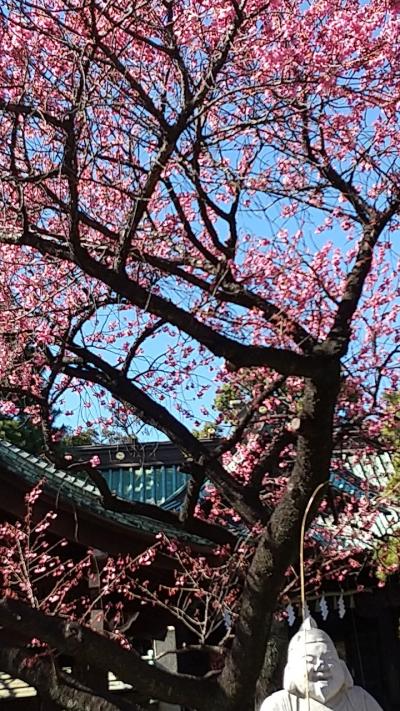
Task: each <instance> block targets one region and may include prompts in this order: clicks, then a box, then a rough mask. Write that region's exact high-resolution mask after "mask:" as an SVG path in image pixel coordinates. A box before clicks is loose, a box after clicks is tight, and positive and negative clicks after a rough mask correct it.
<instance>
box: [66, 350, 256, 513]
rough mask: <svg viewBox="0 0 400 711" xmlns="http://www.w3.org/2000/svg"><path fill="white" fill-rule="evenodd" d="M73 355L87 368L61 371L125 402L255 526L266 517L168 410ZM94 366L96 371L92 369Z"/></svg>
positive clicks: (90, 359)
mask: <svg viewBox="0 0 400 711" xmlns="http://www.w3.org/2000/svg"><path fill="white" fill-rule="evenodd" d="M69 348H70V350H71V351H73V352H74V353H76V355H77V356H80V357H81V358H82V362H83V363H84V365H80V364H77V365H75V364H73V365H70V364H68V365H64V366H62V371H63V372H64V373H66V374H68V375H70V376H71V377H74V378H82V379H84V380H88V381H90V382H92V383H96V384H98V385H101V386H103V387H106V388H107V390H108V391H109V392H110V393H112V394H113V395H114V397H116V398H117V399H118V400H120V401H121V402H126V403H128V404H129V406H130V407H132V408H133V409H134V411H135V412H136V414H137V415H138V417H139V418H140V419H141V420H142V422H146V423H147V424H149V425H152V426H153V427H156V428H157V429H158V430H160V431H161V432H164V434H166V435H167V437H168V438H169V439H170V440H171V441H172V442H175V443H176V444H177V445H178V446H179V447H180V448H181V449H182V450H183V451H184V452H186V453H187V454H188V455H189V456H190V457H191V458H193V459H194V460H195V462H196V463H197V464H198V466H200V467H202V468H203V467H204V472H205V475H206V476H209V477H210V479H212V481H213V482H214V483H215V485H216V486H218V488H219V489H220V490H221V493H222V495H223V496H224V498H225V499H226V500H227V501H228V502H229V503H230V504H231V505H232V506H233V508H234V509H235V510H236V511H237V512H238V513H239V514H240V515H241V516H242V517H243V519H244V520H245V521H247V523H249V524H250V525H253V524H254V523H255V522H256V521H257V520H258V519H259V518H260V516H261V517H262V516H263V510H262V507H261V505H260V503H259V501H258V498H257V497H254V496H253V495H252V494H251V493H250V495H249V492H246V489H245V488H243V487H242V486H240V485H239V484H238V483H237V482H236V481H235V480H234V478H233V477H231V476H230V475H229V474H228V473H227V472H226V471H225V469H224V468H223V466H222V465H221V464H220V463H219V462H218V461H217V460H216V459H214V458H213V456H212V454H210V452H209V451H208V449H207V448H206V447H205V446H204V444H203V443H202V442H201V441H200V440H198V439H197V438H196V437H195V436H194V435H192V433H191V432H190V431H189V430H188V429H187V428H186V427H185V426H184V425H182V424H181V423H180V422H179V421H178V420H177V419H176V418H175V417H174V416H173V415H171V414H170V413H169V412H168V410H166V409H165V408H164V407H163V406H162V405H160V404H159V403H157V402H156V401H155V400H153V399H152V398H151V397H150V396H149V395H147V394H146V393H144V392H143V391H142V390H140V388H138V387H137V386H136V385H134V384H133V383H132V382H131V381H130V380H129V379H128V378H126V377H125V376H124V375H123V373H122V372H121V371H119V370H118V369H117V368H115V367H113V366H112V365H110V364H109V363H106V362H105V361H103V360H102V359H101V358H100V357H99V356H97V355H94V354H93V353H91V352H90V351H89V350H88V349H86V348H83V347H81V346H75V345H71V344H70V345H69ZM91 364H92V365H93V366H94V367H91Z"/></svg>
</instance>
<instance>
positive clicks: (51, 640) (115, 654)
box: [0, 598, 220, 711]
mask: <svg viewBox="0 0 400 711" xmlns="http://www.w3.org/2000/svg"><path fill="white" fill-rule="evenodd" d="M0 624H1V625H2V626H3V627H5V628H7V629H9V630H14V631H16V632H19V633H20V632H21V630H23V634H24V635H25V638H26V639H27V640H29V639H32V638H34V637H36V638H39V639H41V640H43V641H44V642H46V643H47V644H48V645H49V646H51V647H52V648H54V649H57V650H58V651H59V652H60V653H63V654H67V655H68V656H71V657H73V658H74V659H76V660H77V661H79V662H80V663H85V664H89V665H92V666H93V667H95V668H97V669H101V670H103V671H107V672H109V671H111V672H113V673H114V674H115V676H116V677H117V678H118V679H120V680H121V681H124V682H125V683H127V684H131V685H132V686H133V687H134V688H135V689H137V690H138V692H139V693H141V694H143V695H145V696H146V697H147V698H157V699H160V700H162V701H166V702H167V703H171V704H181V705H183V706H190V707H193V699H196V700H197V704H196V705H197V708H198V709H199V711H208V708H209V705H210V703H211V699H214V697H215V695H218V693H220V692H218V688H217V686H216V684H215V683H214V682H213V681H212V680H210V679H207V680H206V679H201V678H198V677H194V676H190V675H187V674H179V675H178V674H174V673H172V672H168V671H166V670H165V669H162V668H161V667H159V666H158V665H153V666H152V665H150V664H147V662H145V661H143V659H141V657H140V656H139V655H138V654H137V653H136V652H135V651H133V650H130V651H128V650H126V649H124V648H123V647H121V646H119V645H118V643H116V642H115V641H113V640H111V639H108V638H107V637H105V636H102V635H100V634H97V633H96V632H93V631H92V630H90V629H88V628H87V627H83V626H82V625H80V624H79V623H77V622H72V621H67V620H64V619H62V618H60V617H52V616H49V615H45V614H43V613H42V612H39V611H38V610H34V609H33V608H31V607H29V606H28V605H26V604H24V603H21V602H18V601H17V600H10V599H7V598H2V599H1V600H0ZM178 680H179V684H178V683H177V682H178ZM90 711H92V710H90ZM110 711H111V709H110Z"/></svg>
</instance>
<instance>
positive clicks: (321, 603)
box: [319, 594, 329, 620]
mask: <svg viewBox="0 0 400 711" xmlns="http://www.w3.org/2000/svg"><path fill="white" fill-rule="evenodd" d="M319 609H320V612H321V615H322V619H323V620H326V618H327V617H328V615H329V608H328V603H327V602H326V600H325V595H324V594H322V597H321V599H320V601H319Z"/></svg>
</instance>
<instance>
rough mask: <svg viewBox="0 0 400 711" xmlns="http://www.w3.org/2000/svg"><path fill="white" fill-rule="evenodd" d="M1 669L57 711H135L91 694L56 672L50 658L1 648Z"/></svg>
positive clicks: (16, 648) (65, 675)
mask: <svg viewBox="0 0 400 711" xmlns="http://www.w3.org/2000/svg"><path fill="white" fill-rule="evenodd" d="M0 669H2V670H3V671H4V672H7V673H8V674H10V675H11V676H13V677H18V678H19V679H22V681H25V682H26V683H27V684H29V685H30V686H33V687H34V688H35V689H36V690H37V691H38V692H39V694H40V697H41V699H42V700H43V701H47V702H49V703H51V704H52V708H54V709H59V711H65V709H69V710H70V711H129V710H130V709H131V710H132V711H135V709H136V708H137V707H136V705H135V704H133V703H132V704H129V705H128V704H127V703H126V702H125V701H123V700H122V701H120V700H119V699H118V697H115V698H114V699H112V700H111V697H110V695H109V694H106V695H105V696H101V695H98V693H97V692H95V693H94V692H93V689H90V688H88V687H86V686H84V685H83V684H81V683H80V682H78V681H77V680H75V679H74V678H73V677H71V676H70V675H69V674H65V673H64V674H63V673H62V672H59V670H57V668H56V666H55V664H54V661H53V660H52V659H51V657H50V656H46V655H43V654H38V652H33V651H30V652H27V651H24V650H22V649H19V648H18V647H2V646H0Z"/></svg>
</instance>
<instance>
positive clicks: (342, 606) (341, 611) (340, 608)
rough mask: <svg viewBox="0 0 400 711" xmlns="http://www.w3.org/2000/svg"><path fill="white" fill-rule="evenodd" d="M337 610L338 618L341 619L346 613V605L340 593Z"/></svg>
mask: <svg viewBox="0 0 400 711" xmlns="http://www.w3.org/2000/svg"><path fill="white" fill-rule="evenodd" d="M338 612H339V617H340V619H342V618H343V617H344V616H345V614H346V606H345V604H344V599H343V595H341V596H340V598H339V600H338Z"/></svg>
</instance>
